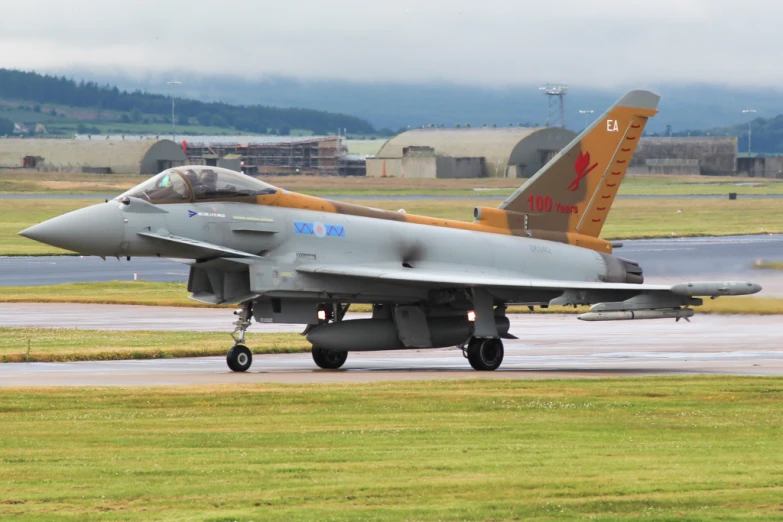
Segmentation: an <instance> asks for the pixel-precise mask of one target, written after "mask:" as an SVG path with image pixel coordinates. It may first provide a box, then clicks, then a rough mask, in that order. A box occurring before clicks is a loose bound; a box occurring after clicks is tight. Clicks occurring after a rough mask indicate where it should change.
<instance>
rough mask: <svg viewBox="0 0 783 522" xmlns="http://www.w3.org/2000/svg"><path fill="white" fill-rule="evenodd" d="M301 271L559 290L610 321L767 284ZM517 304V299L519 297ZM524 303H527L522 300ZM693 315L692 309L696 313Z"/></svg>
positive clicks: (368, 269)
mask: <svg viewBox="0 0 783 522" xmlns="http://www.w3.org/2000/svg"><path fill="white" fill-rule="evenodd" d="M297 271H299V272H301V273H307V274H316V275H317V274H320V275H323V276H333V277H335V276H336V277H356V278H364V279H369V280H372V279H375V280H379V281H384V282H396V283H400V284H413V285H424V286H430V287H433V288H443V287H448V288H468V289H469V288H482V287H483V288H489V289H501V290H517V291H519V295H524V292H525V291H539V292H540V291H545V292H552V293H556V297H554V298H553V299H551V300H550V301H549V304H552V305H588V304H592V305H594V306H592V308H591V312H593V313H591V314H583V315H582V316H580V319H584V320H606V319H605V318H604V316H603V315H602V316H599V315H598V314H599V313H600V314H605V313H625V312H631V311H643V310H660V309H675V308H679V307H681V306H689V305H700V304H702V301H701V300H700V299H696V298H697V297H712V298H715V297H719V296H724V295H748V294H755V293H756V292H759V291H760V290H761V287H760V286H759V285H757V284H754V283H747V282H741V281H703V282H693V283H680V284H676V285H650V284H631V283H602V282H597V281H563V280H553V279H535V278H525V277H519V276H517V275H507V274H502V273H493V272H491V271H485V270H482V269H480V268H477V269H476V270H475V271H468V270H465V267H464V266H463V267H456V266H452V267H443V268H434V267H430V268H398V267H390V266H368V265H365V266H350V265H302V266H299V267H297ZM514 302H517V301H514ZM518 302H525V301H524V300H520V301H518ZM690 312H691V313H692V311H690ZM683 317H685V315H683Z"/></svg>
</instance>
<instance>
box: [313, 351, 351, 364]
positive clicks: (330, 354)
mask: <svg viewBox="0 0 783 522" xmlns="http://www.w3.org/2000/svg"><path fill="white" fill-rule="evenodd" d="M347 358H348V352H335V351H333V350H327V349H325V348H318V347H317V346H313V361H315V364H317V365H318V367H319V368H323V369H324V370H336V369H337V368H340V367H341V366H342V365H343V364H345V360H346V359H347Z"/></svg>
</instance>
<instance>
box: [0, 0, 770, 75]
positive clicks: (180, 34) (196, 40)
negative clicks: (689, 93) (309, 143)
mask: <svg viewBox="0 0 783 522" xmlns="http://www.w3.org/2000/svg"><path fill="white" fill-rule="evenodd" d="M2 4H3V9H2V21H1V22H0V67H10V68H19V69H26V70H30V69H33V70H53V69H67V68H71V67H74V68H81V69H85V68H86V69H90V70H92V71H95V72H96V73H101V72H105V73H116V72H130V73H132V74H137V75H145V74H148V73H159V72H162V71H171V70H183V71H189V72H200V73H207V74H239V75H243V76H247V77H250V78H258V77H262V76H264V75H283V76H294V77H297V78H302V79H345V80H360V81H395V82H404V83H421V82H437V81H449V82H455V83H461V84H474V85H503V86H506V85H516V84H531V83H533V84H537V83H541V82H546V81H550V82H565V83H569V84H572V85H581V86H590V87H599V88H601V87H609V88H613V87H617V86H627V85H634V86H646V87H655V86H656V85H661V84H666V83H690V82H709V83H721V84H727V85H734V86H743V85H752V86H756V87H759V86H762V87H764V86H766V87H774V88H777V87H778V86H779V85H783V66H781V63H780V55H781V49H782V48H783V25H782V24H781V23H782V22H783V3H782V2H775V1H773V0H763V1H762V0H743V1H737V0H537V1H527V0H506V1H500V0H470V1H468V0H390V1H388V0H382V1H381V0H277V1H267V0H256V1H236V0H235V1H232V0H223V1H215V0H210V1H202V0H188V1H170V0H156V1H153V0H130V1H128V0H123V1H122V2H118V1H116V0H97V1H96V0H67V1H61V0H56V1H55V0H24V1H15V2H2Z"/></svg>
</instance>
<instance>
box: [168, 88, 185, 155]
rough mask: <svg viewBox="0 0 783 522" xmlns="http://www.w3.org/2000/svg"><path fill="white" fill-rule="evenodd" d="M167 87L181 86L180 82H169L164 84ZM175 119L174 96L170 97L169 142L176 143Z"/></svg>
mask: <svg viewBox="0 0 783 522" xmlns="http://www.w3.org/2000/svg"><path fill="white" fill-rule="evenodd" d="M166 83H167V84H169V85H182V82H180V81H178V80H171V81H168V82H166ZM175 121H176V120H175V117H174V95H173V94H172V95H171V141H177V129H176V127H175V123H174V122H175Z"/></svg>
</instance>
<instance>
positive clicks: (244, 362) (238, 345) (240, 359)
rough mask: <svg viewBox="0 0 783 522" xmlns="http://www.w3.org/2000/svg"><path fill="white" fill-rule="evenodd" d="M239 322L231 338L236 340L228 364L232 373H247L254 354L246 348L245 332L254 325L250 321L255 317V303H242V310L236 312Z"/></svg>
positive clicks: (228, 354)
mask: <svg viewBox="0 0 783 522" xmlns="http://www.w3.org/2000/svg"><path fill="white" fill-rule="evenodd" d="M234 315H236V316H237V320H236V321H234V326H235V328H234V331H233V332H231V337H233V338H234V346H233V347H232V348H231V349H230V350H229V351H228V353H227V354H226V363H227V364H228V367H229V368H231V370H232V371H235V372H246V371H247V370H249V369H250V365H252V364H253V353H252V352H251V351H250V349H249V348H248V347H247V346H245V344H244V343H245V331H247V329H248V328H249V327H250V325H251V324H252V323H251V321H250V319H251V318H252V317H253V301H246V302H244V303H242V308H241V309H240V310H237V311H236V312H234Z"/></svg>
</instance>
